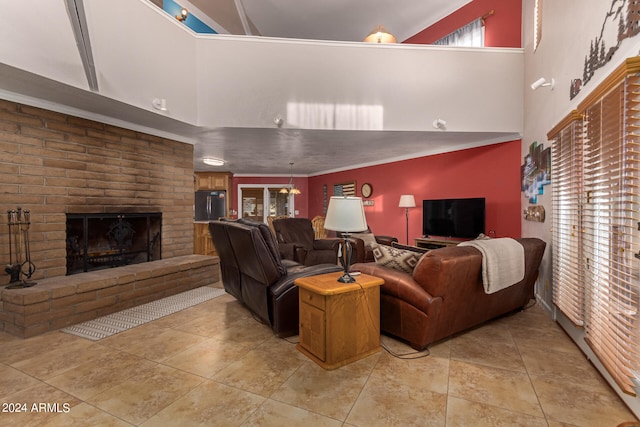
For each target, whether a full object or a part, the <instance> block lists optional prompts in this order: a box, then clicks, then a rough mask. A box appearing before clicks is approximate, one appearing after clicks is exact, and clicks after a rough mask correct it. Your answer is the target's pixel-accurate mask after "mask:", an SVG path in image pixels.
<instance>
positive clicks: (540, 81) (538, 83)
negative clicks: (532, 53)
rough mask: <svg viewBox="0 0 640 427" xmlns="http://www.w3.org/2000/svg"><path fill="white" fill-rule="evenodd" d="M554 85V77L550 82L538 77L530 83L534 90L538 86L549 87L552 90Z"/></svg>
mask: <svg viewBox="0 0 640 427" xmlns="http://www.w3.org/2000/svg"><path fill="white" fill-rule="evenodd" d="M555 85H556V81H555V79H551V81H550V82H548V81H547V79H545V78H544V77H540V78H539V79H538V80H536V81H535V82H533V83H531V89H532V90H536V89H538V88H539V87H550V88H551V90H553V87H554V86H555Z"/></svg>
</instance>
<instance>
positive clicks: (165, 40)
mask: <svg viewBox="0 0 640 427" xmlns="http://www.w3.org/2000/svg"><path fill="white" fill-rule="evenodd" d="M84 5H85V11H86V18H87V25H88V32H89V36H90V41H91V48H92V52H93V59H94V62H95V69H96V74H97V79H98V93H97V94H96V97H97V96H100V97H103V98H107V99H110V100H116V101H118V102H121V103H124V104H126V105H127V106H133V107H135V108H138V109H141V110H145V111H147V112H152V113H156V114H158V115H162V116H166V117H167V118H171V119H174V120H178V121H181V122H183V123H187V124H189V125H195V126H202V127H205V128H215V127H244V128H272V127H273V118H274V117H275V116H276V115H277V114H279V115H281V116H283V119H284V120H285V121H286V120H287V117H286V112H287V105H288V104H290V103H303V104H310V105H316V104H330V105H345V106H376V108H381V109H382V110H383V123H382V126H381V128H377V129H380V130H389V131H431V132H433V126H432V123H433V120H434V119H435V118H437V117H443V118H445V119H446V121H447V130H448V131H451V132H503V133H509V134H511V133H513V134H520V133H521V132H522V128H523V90H522V88H523V80H522V78H523V64H524V55H523V53H522V50H521V49H460V48H447V47H437V46H424V45H402V44H396V45H377V44H371V43H360V42H358V43H356V42H323V41H309V40H291V39H273V38H261V37H246V36H242V37H241V36H230V35H205V34H196V33H193V32H192V31H191V30H189V29H187V28H185V27H184V25H182V24H180V23H179V22H178V21H177V20H176V19H175V18H173V17H171V16H169V15H168V14H166V13H164V12H163V11H161V10H160V9H159V8H157V7H156V6H154V5H152V4H151V3H150V2H148V1H146V0H138V1H132V0H109V1H85V2H84ZM8 7H9V15H6V14H5V15H3V17H0V60H1V61H2V63H4V64H6V65H9V66H11V67H15V68H18V69H21V70H25V71H28V72H31V73H34V74H36V75H38V76H45V77H48V78H50V79H52V80H55V81H59V82H63V83H65V84H68V85H71V86H72V87H74V88H79V89H81V90H87V83H86V78H85V77H84V70H83V67H82V63H81V61H80V57H79V55H78V50H77V47H76V42H75V39H74V37H73V33H72V31H71V25H70V21H69V17H68V16H67V15H68V14H67V11H66V7H65V2H64V1H62V0H58V1H55V2H54V1H47V2H42V1H39V0H21V1H19V2H13V3H11V6H8ZM9 16H19V17H20V19H19V20H12V19H7V18H8V17H9ZM1 85H2V82H0V86H1ZM9 90H10V89H9ZM155 98H158V99H165V100H166V105H167V111H164V112H159V111H157V110H155V109H154V108H153V107H152V101H153V99H155ZM54 101H55V100H54ZM96 109H97V107H96ZM101 111H102V110H101ZM106 114H109V112H106ZM113 114H117V112H114V113H113ZM115 117H119V116H118V115H115ZM149 123H151V122H149Z"/></svg>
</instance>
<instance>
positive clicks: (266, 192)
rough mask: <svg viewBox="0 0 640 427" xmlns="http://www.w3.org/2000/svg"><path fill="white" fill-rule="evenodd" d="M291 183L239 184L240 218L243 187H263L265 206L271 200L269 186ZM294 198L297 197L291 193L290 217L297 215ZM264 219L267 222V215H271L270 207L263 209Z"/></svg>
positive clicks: (274, 186) (275, 186) (286, 185)
mask: <svg viewBox="0 0 640 427" xmlns="http://www.w3.org/2000/svg"><path fill="white" fill-rule="evenodd" d="M288 186H289V183H288V182H285V183H282V184H278V183H272V184H238V191H237V193H236V194H237V195H238V211H237V212H238V218H241V215H242V188H262V189H263V193H262V197H263V200H264V201H265V206H266V205H267V203H268V201H269V188H278V187H288ZM294 200H295V197H293V195H292V194H289V216H290V217H292V218H293V217H294V216H295V206H294ZM262 216H263V218H262V220H263V221H264V223H265V224H266V223H267V216H269V209H266V208H265V209H263V210H262Z"/></svg>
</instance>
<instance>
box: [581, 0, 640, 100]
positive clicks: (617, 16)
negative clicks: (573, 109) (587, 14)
mask: <svg viewBox="0 0 640 427" xmlns="http://www.w3.org/2000/svg"><path fill="white" fill-rule="evenodd" d="M638 33H640V2H638V1H636V0H612V1H611V6H610V7H609V11H608V12H607V13H606V14H605V16H604V21H603V22H602V28H601V29H600V34H598V35H597V36H596V37H595V38H594V39H592V40H591V47H590V48H589V51H588V52H587V54H586V55H585V57H584V68H583V71H582V78H581V79H580V78H576V79H573V80H571V86H570V89H569V99H573V98H575V97H576V95H578V93H580V90H581V89H582V86H584V85H586V84H587V83H589V80H591V78H592V77H593V75H594V74H595V72H596V70H597V69H598V68H601V67H603V66H604V65H605V64H606V63H607V62H609V61H611V58H613V55H614V54H615V53H616V51H617V50H618V48H619V47H620V44H621V43H622V41H623V40H624V39H626V38H629V37H633V36H635V35H637V34H638Z"/></svg>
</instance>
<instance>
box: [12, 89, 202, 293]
mask: <svg viewBox="0 0 640 427" xmlns="http://www.w3.org/2000/svg"><path fill="white" fill-rule="evenodd" d="M0 152H1V153H2V156H1V159H2V160H0V182H1V183H2V190H1V191H0V262H2V263H3V264H8V263H9V234H8V227H7V225H6V212H7V210H11V209H16V208H17V207H18V206H19V207H22V208H23V209H29V210H30V211H31V227H30V230H29V238H30V242H31V244H30V250H31V261H32V262H33V263H34V264H35V265H36V267H37V271H36V272H35V274H34V275H33V277H32V278H31V280H35V281H38V280H40V279H43V278H51V277H56V276H64V275H65V274H66V273H67V260H66V253H67V250H66V221H67V214H78V213H83V214H103V213H122V212H126V213H130V214H136V213H147V212H159V213H161V214H162V236H161V237H162V258H163V259H166V258H171V257H176V256H182V255H188V254H192V253H193V194H194V193H193V146H192V145H190V144H185V143H181V142H178V141H174V140H169V139H165V138H160V137H157V136H153V135H149V134H144V133H141V132H136V131H132V130H128V129H124V128H120V127H116V126H112V125H108V124H104V123H99V122H95V121H91V120H87V119H83V118H79V117H74V116H71V115H67V114H61V113H57V112H53V111H49V110H44V109H40V108H35V107H31V106H28V105H24V104H18V103H15V102H11V101H6V100H0ZM9 279H10V277H9V275H8V274H2V275H1V276H0V285H5V284H7V283H9Z"/></svg>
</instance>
